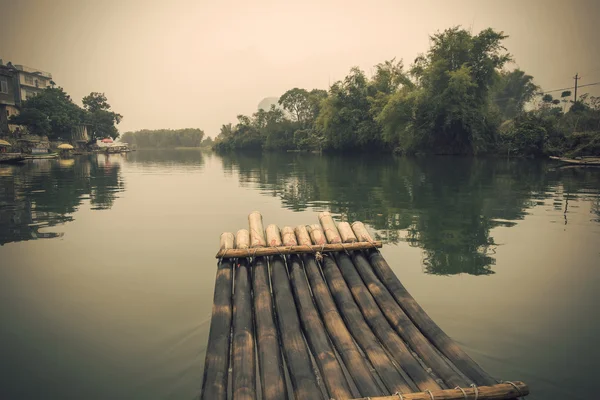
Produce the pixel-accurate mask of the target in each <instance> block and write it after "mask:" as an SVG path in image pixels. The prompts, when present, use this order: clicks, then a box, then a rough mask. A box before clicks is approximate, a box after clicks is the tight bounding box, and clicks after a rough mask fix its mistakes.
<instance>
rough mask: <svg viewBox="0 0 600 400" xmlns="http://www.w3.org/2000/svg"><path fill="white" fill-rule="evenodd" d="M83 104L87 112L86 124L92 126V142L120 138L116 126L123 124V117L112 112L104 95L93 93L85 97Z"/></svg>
mask: <svg viewBox="0 0 600 400" xmlns="http://www.w3.org/2000/svg"><path fill="white" fill-rule="evenodd" d="M82 102H83V107H84V109H85V110H86V111H87V113H86V122H87V123H88V124H89V125H90V126H91V129H90V131H91V140H92V141H94V140H96V139H99V138H103V137H111V138H113V139H116V138H118V137H119V131H118V129H117V127H116V125H118V124H119V123H120V122H121V120H122V119H123V116H122V115H121V114H118V113H116V112H114V111H112V110H111V107H110V104H108V100H107V98H106V96H105V95H104V93H98V92H92V93H90V94H89V95H87V96H85V97H84V98H83V100H82Z"/></svg>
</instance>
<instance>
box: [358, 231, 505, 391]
mask: <svg viewBox="0 0 600 400" xmlns="http://www.w3.org/2000/svg"><path fill="white" fill-rule="evenodd" d="M352 230H353V231H354V233H355V234H356V236H357V237H358V239H359V240H370V239H371V237H370V236H369V234H368V232H367V231H366V229H365V228H364V225H363V224H362V223H360V222H355V223H354V224H352ZM368 257H369V261H370V264H371V266H372V267H373V270H374V271H375V273H376V274H377V276H378V277H379V279H380V280H381V282H382V283H383V284H384V285H385V286H386V288H387V290H388V291H389V292H390V294H391V295H392V296H393V297H394V299H395V300H396V302H397V303H398V304H399V305H400V307H401V308H402V309H403V310H404V312H405V313H406V315H408V317H409V318H410V319H411V320H412V321H413V322H414V324H415V325H416V326H417V327H418V328H419V330H420V331H421V332H422V333H423V335H425V337H426V338H427V339H429V341H430V342H431V343H433V344H434V345H435V346H436V348H437V349H438V350H439V351H440V352H441V353H442V354H443V355H445V356H446V357H447V358H448V359H449V360H450V361H451V362H452V363H453V364H454V365H456V367H458V369H459V370H460V371H461V372H462V373H464V374H465V375H466V376H467V377H468V378H469V379H471V380H472V381H473V382H475V384H477V385H487V386H489V385H494V384H495V382H496V381H495V380H494V378H492V377H491V376H490V375H489V374H488V373H487V372H485V371H484V370H483V368H481V367H480V366H479V365H478V364H477V363H476V362H475V361H474V360H473V359H472V358H471V357H469V355H468V354H467V353H466V352H465V351H464V350H462V349H461V348H460V346H458V344H456V342H454V340H452V339H451V338H450V337H449V336H448V335H447V334H446V333H445V332H444V331H443V330H442V329H441V328H440V327H439V326H438V325H437V324H436V323H435V322H434V321H433V320H432V319H431V317H429V315H427V313H426V312H425V310H423V308H421V306H420V305H419V303H417V302H416V301H415V299H414V298H413V297H412V296H411V295H410V293H409V292H408V291H407V290H406V288H405V287H404V286H403V285H402V283H401V282H400V280H399V279H398V277H397V276H396V274H394V272H393V271H392V269H391V268H390V266H389V264H388V263H387V262H386V261H385V259H384V258H383V256H382V255H381V253H380V252H378V251H371V252H369V253H368Z"/></svg>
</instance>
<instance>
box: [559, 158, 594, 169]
mask: <svg viewBox="0 0 600 400" xmlns="http://www.w3.org/2000/svg"><path fill="white" fill-rule="evenodd" d="M550 159H552V160H556V161H560V162H563V163H565V164H572V165H578V166H582V167H600V157H580V158H567V157H555V156H550Z"/></svg>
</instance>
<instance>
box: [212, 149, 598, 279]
mask: <svg viewBox="0 0 600 400" xmlns="http://www.w3.org/2000/svg"><path fill="white" fill-rule="evenodd" d="M222 159H223V165H224V169H225V171H226V173H232V172H237V173H238V174H239V179H240V182H241V184H242V185H245V186H252V187H256V188H258V189H260V190H261V191H262V192H263V193H264V194H266V195H270V196H277V197H279V198H280V199H281V201H282V204H283V206H284V207H287V208H289V209H292V210H296V211H302V210H305V209H307V208H309V207H311V208H314V209H315V210H329V211H331V212H332V213H335V214H337V215H338V216H339V218H341V219H346V220H350V221H355V220H360V221H363V222H366V223H367V224H369V225H370V226H371V227H372V228H373V229H374V230H375V233H376V235H377V237H378V238H379V239H381V240H383V241H385V242H388V243H397V242H399V241H405V242H408V243H409V244H410V245H411V246H418V247H420V248H422V249H423V252H424V261H423V264H424V268H425V271H426V272H427V273H431V274H440V275H450V274H459V273H467V274H472V275H488V274H493V273H494V271H493V269H492V267H493V266H494V265H495V258H494V253H495V249H496V246H497V244H496V243H495V241H494V238H493V237H492V236H491V235H490V232H491V230H492V229H493V228H495V227H498V226H507V227H510V226H513V225H514V224H515V223H516V222H517V221H518V220H521V219H523V218H524V216H525V215H526V214H527V213H528V210H529V209H530V208H531V207H533V206H535V205H538V204H542V203H543V202H545V201H546V200H551V201H553V203H554V204H555V207H559V209H561V210H562V209H564V208H565V207H566V210H567V211H566V212H565V213H564V216H565V223H568V215H569V212H568V207H570V205H569V204H571V205H572V204H573V203H574V202H578V201H590V202H593V206H592V213H593V214H594V215H592V219H596V220H597V219H598V216H599V215H600V214H599V211H598V210H599V208H600V207H599V206H598V204H599V197H598V191H599V188H600V185H599V184H598V182H599V181H600V171H599V170H597V169H581V168H566V169H558V168H556V167H555V166H553V165H552V164H549V163H545V162H540V161H532V160H494V159H475V158H449V157H438V158H422V159H408V158H392V157H381V156H378V157H368V156H360V157H359V156H355V157H349V156H319V155H308V154H264V155H224V156H223V157H222Z"/></svg>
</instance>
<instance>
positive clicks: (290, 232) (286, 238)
mask: <svg viewBox="0 0 600 400" xmlns="http://www.w3.org/2000/svg"><path fill="white" fill-rule="evenodd" d="M281 241H282V242H283V245H284V246H298V242H297V241H296V234H295V233H294V228H292V227H290V226H284V227H283V228H281Z"/></svg>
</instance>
